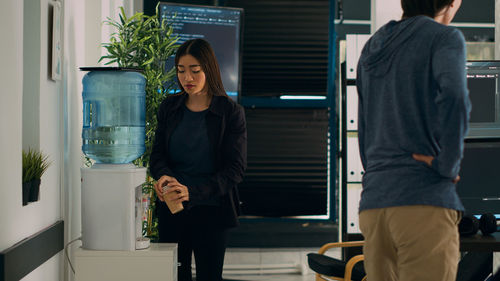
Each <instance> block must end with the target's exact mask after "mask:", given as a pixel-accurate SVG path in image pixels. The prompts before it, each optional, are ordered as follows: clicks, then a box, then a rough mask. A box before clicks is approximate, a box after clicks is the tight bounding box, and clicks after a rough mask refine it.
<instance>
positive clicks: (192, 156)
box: [168, 106, 219, 205]
mask: <svg viewBox="0 0 500 281" xmlns="http://www.w3.org/2000/svg"><path fill="white" fill-rule="evenodd" d="M183 108H184V112H183V116H182V120H181V122H180V123H179V124H178V125H177V127H176V128H175V130H174V131H173V133H172V136H171V137H170V144H169V147H168V153H169V155H170V158H171V159H172V167H174V168H173V169H172V170H173V172H174V173H175V174H176V175H177V177H176V179H177V180H178V181H179V182H180V183H181V184H183V185H185V186H192V185H199V184H204V183H207V182H209V181H210V177H211V176H213V174H214V171H215V167H214V151H213V150H212V149H211V147H210V144H209V143H208V134H207V124H206V122H205V116H206V115H207V112H208V110H204V111H201V112H193V111H191V110H189V109H188V108H187V107H186V106H183ZM218 199H219V198H213V199H212V200H209V201H202V202H193V201H192V200H191V201H192V202H191V203H192V205H218V201H219V200H218Z"/></svg>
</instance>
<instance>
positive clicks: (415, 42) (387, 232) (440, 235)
mask: <svg viewBox="0 0 500 281" xmlns="http://www.w3.org/2000/svg"><path fill="white" fill-rule="evenodd" d="M401 4H402V8H403V12H404V14H403V18H402V19H401V20H400V21H391V22H389V23H388V24H386V25H385V26H383V27H382V28H380V30H378V31H377V32H376V33H375V34H374V35H373V36H372V38H371V39H370V40H369V41H368V42H367V44H366V45H365V47H364V49H363V51H362V54H361V57H360V60H359V64H358V71H357V73H358V77H357V88H358V94H359V120H358V124H359V125H358V126H359V148H360V155H361V161H362V163H363V167H364V169H365V174H364V176H363V192H362V195H361V202H360V209H359V211H360V216H359V219H360V229H361V231H362V233H363V236H364V237H365V246H364V248H363V251H364V255H365V259H366V260H365V268H366V271H367V276H368V280H370V281H392V280H401V281H413V280H419V281H422V280H426V281H432V280H435V281H448V280H449V281H452V280H453V281H454V280H455V278H456V272H457V265H458V261H459V234H458V228H457V225H458V223H459V221H460V217H461V211H463V209H464V208H463V205H462V203H461V202H460V199H459V198H458V195H457V193H456V188H455V184H456V183H457V182H458V180H459V179H460V178H459V176H458V172H459V169H460V161H461V158H462V151H463V139H464V136H465V135H466V133H467V124H468V119H469V112H470V101H469V98H468V91H467V85H466V83H467V81H466V74H465V60H466V54H465V40H464V37H463V35H462V34H461V33H460V32H459V31H458V30H457V29H456V28H453V27H449V26H447V25H448V24H449V23H450V22H451V20H452V19H453V17H454V16H455V13H456V12H457V10H458V8H459V7H460V5H461V0H402V1H401Z"/></svg>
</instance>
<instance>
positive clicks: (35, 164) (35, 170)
mask: <svg viewBox="0 0 500 281" xmlns="http://www.w3.org/2000/svg"><path fill="white" fill-rule="evenodd" d="M48 159H49V157H48V156H47V155H45V154H43V153H42V152H41V151H36V150H32V149H31V148H30V149H28V151H27V152H26V151H24V150H23V180H22V181H23V183H26V182H31V181H33V180H39V179H41V178H42V175H43V173H45V171H46V170H47V168H49V166H50V163H51V162H49V160H48Z"/></svg>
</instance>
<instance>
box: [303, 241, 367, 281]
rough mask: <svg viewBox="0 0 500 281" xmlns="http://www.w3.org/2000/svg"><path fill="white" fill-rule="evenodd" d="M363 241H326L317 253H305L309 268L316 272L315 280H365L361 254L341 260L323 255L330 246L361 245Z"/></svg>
mask: <svg viewBox="0 0 500 281" xmlns="http://www.w3.org/2000/svg"><path fill="white" fill-rule="evenodd" d="M363 244H364V241H349V242H337V243H327V244H324V245H323V246H321V248H320V249H319V251H318V253H310V254H307V262H308V264H309V268H311V269H312V270H313V271H314V272H316V281H322V280H326V281H328V280H338V281H366V273H365V270H364V268H363V265H362V264H361V263H359V262H360V261H363V260H364V256H363V255H357V256H354V257H352V258H350V259H349V260H348V261H342V260H339V259H335V258H332V257H329V256H327V255H325V253H326V251H328V250H329V249H331V248H347V247H362V246H363Z"/></svg>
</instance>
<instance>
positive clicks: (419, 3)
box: [401, 0, 453, 18]
mask: <svg viewBox="0 0 500 281" xmlns="http://www.w3.org/2000/svg"><path fill="white" fill-rule="evenodd" d="M452 2H453V0H401V7H402V8H403V18H410V17H414V16H418V15H425V16H429V17H431V18H434V17H436V15H437V13H438V12H440V11H441V10H442V9H443V8H444V7H446V6H448V5H450V4H451V3H452Z"/></svg>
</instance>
